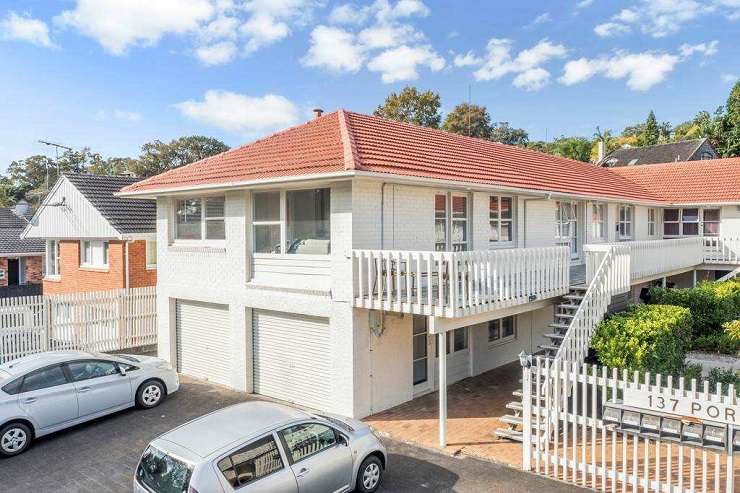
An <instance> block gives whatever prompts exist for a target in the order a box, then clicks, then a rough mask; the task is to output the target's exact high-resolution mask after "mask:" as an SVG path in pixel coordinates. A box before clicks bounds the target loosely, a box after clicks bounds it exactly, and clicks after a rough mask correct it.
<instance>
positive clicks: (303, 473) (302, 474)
mask: <svg viewBox="0 0 740 493" xmlns="http://www.w3.org/2000/svg"><path fill="white" fill-rule="evenodd" d="M309 472H311V471H309V470H308V469H306V468H305V467H304V468H302V469H301V470H300V471H298V474H296V475H295V477H297V478H302V477H303V476H305V475H306V474H308V473H309Z"/></svg>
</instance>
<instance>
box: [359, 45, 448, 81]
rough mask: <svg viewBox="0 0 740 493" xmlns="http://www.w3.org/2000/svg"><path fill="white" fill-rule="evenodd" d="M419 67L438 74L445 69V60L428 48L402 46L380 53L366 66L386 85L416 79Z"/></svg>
mask: <svg viewBox="0 0 740 493" xmlns="http://www.w3.org/2000/svg"><path fill="white" fill-rule="evenodd" d="M419 66H426V67H427V68H429V69H430V70H432V71H433V72H438V71H440V70H442V69H443V68H444V67H445V60H444V58H442V57H441V56H439V55H438V54H437V53H436V52H435V51H434V50H432V49H431V48H430V47H429V46H415V47H409V46H405V45H404V46H399V47H398V48H393V49H389V50H386V51H384V52H382V53H381V54H380V55H378V56H376V57H375V58H373V59H372V60H370V62H369V63H368V64H367V68H368V69H369V70H371V71H373V72H380V73H381V74H382V75H381V79H382V80H383V82H385V83H387V84H389V83H391V82H397V81H403V80H415V79H418V78H419V72H418V67H419Z"/></svg>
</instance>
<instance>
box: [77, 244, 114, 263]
mask: <svg viewBox="0 0 740 493" xmlns="http://www.w3.org/2000/svg"><path fill="white" fill-rule="evenodd" d="M80 265H82V266H83V267H97V268H106V267H108V242H107V241H99V240H83V241H81V242H80Z"/></svg>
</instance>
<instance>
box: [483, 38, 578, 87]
mask: <svg viewBox="0 0 740 493" xmlns="http://www.w3.org/2000/svg"><path fill="white" fill-rule="evenodd" d="M486 50H487V51H486V55H485V57H484V62H483V65H482V66H481V67H480V68H479V69H478V70H476V71H475V72H473V76H474V77H475V78H476V79H477V80H495V79H500V78H501V77H504V76H505V75H508V74H516V76H515V81H514V85H515V86H516V87H520V88H525V89H528V90H536V89H541V88H542V87H544V86H545V85H546V84H547V82H548V81H549V79H550V73H549V72H548V71H547V70H546V69H545V68H544V67H543V65H545V64H546V63H548V62H549V61H551V60H554V59H558V58H563V57H564V56H565V55H566V54H567V53H568V50H567V48H566V47H565V46H563V45H562V44H554V43H552V42H550V41H549V40H547V39H543V40H542V41H540V42H539V43H537V44H536V45H534V46H532V47H531V48H527V49H526V50H522V51H520V52H519V53H518V54H517V55H516V57H513V56H512V53H511V51H512V42H511V40H509V39H499V38H492V39H491V40H489V41H488V46H487V47H486Z"/></svg>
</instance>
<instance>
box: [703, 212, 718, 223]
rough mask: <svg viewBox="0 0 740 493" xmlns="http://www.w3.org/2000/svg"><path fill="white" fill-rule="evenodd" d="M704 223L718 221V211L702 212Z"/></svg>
mask: <svg viewBox="0 0 740 493" xmlns="http://www.w3.org/2000/svg"><path fill="white" fill-rule="evenodd" d="M704 220H705V221H719V209H705V210H704Z"/></svg>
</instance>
